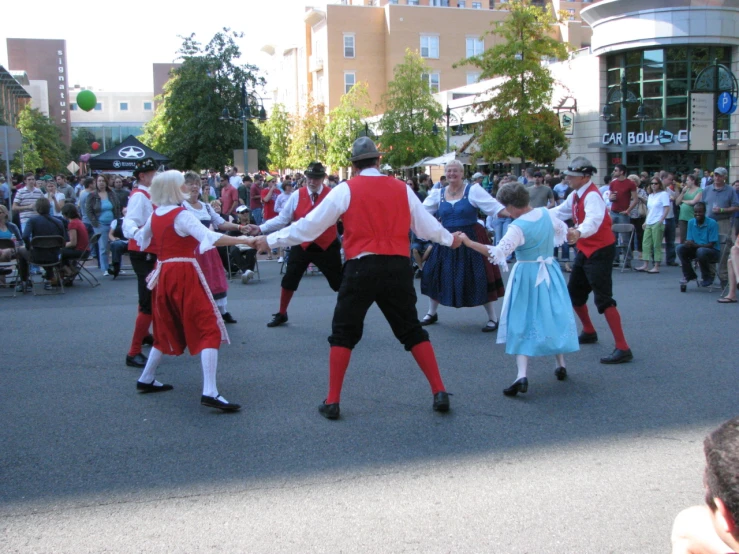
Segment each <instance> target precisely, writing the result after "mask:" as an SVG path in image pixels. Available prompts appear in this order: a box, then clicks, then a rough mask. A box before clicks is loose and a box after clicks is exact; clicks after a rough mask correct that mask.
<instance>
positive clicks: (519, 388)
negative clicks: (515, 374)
mask: <svg viewBox="0 0 739 554" xmlns="http://www.w3.org/2000/svg"><path fill="white" fill-rule="evenodd" d="M527 390H529V380H528V379H527V378H526V377H522V378H521V379H519V380H518V381H516V382H515V383H513V384H512V385H511V386H510V387H508V388H507V389H503V394H505V395H506V396H516V395H517V394H518V393H519V392H521V393H524V392H526V391H527Z"/></svg>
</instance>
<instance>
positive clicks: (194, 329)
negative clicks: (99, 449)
mask: <svg viewBox="0 0 739 554" xmlns="http://www.w3.org/2000/svg"><path fill="white" fill-rule="evenodd" d="M184 184H185V179H184V177H183V176H182V174H181V173H180V172H179V171H173V170H170V171H165V172H163V173H159V174H158V175H157V176H156V177H154V180H153V181H152V184H151V189H150V194H151V202H152V204H153V205H155V206H157V208H156V209H155V210H154V212H153V214H152V215H151V217H149V219H148V220H147V221H146V224H145V225H144V226H143V227H142V228H141V229H139V230H138V231H136V233H135V235H134V238H135V240H136V242H137V244H138V246H139V247H140V248H141V250H146V249H147V248H150V245H152V248H153V250H154V253H155V254H156V256H157V263H156V267H155V269H154V271H153V272H152V273H151V274H150V275H149V277H147V283H148V287H149V289H151V290H152V316H153V323H154V345H153V346H152V349H151V352H150V353H149V358H148V360H147V362H146V366H145V367H144V371H143V372H142V374H141V377H139V379H138V381H137V383H136V389H137V390H138V391H139V392H142V393H154V392H164V391H168V390H172V388H173V387H172V385H166V384H162V383H160V382H159V381H157V380H156V379H155V374H156V369H157V367H158V366H159V363H160V361H161V359H162V356H163V355H164V354H167V355H170V356H179V355H180V354H182V353H183V352H184V351H185V348H187V349H188V350H189V351H190V354H191V355H196V354H200V358H201V361H202V366H203V394H202V396H201V398H200V403H201V404H202V405H204V406H208V407H211V408H217V409H219V410H223V411H226V412H235V411H237V410H239V409H240V408H241V406H239V405H238V404H233V403H230V402H228V401H227V400H226V399H225V398H223V396H221V395H220V394H219V393H218V387H217V386H216V372H217V368H218V349H219V348H220V346H221V343H222V342H228V333H227V332H226V326H225V325H224V322H223V318H222V317H221V313H220V311H219V310H218V307H217V306H216V303H215V300H213V295H212V294H211V293H210V289H209V288H208V283H207V281H206V280H205V275H204V274H203V271H202V269H201V267H200V264H199V263H198V261H197V259H196V257H195V252H196V251H198V252H199V253H200V254H203V253H205V252H207V251H208V250H210V249H211V248H213V247H215V246H233V245H237V244H247V245H250V246H253V242H254V239H251V238H247V237H243V236H242V237H229V236H226V235H221V234H219V233H214V232H213V231H210V230H208V229H206V228H205V226H204V225H203V224H202V223H201V222H200V221H199V220H198V218H197V217H196V216H195V215H194V214H193V213H191V212H189V211H188V210H187V209H185V208H183V207H182V206H181V204H182V202H184V200H185V197H186V196H185V193H184V190H183V186H184Z"/></svg>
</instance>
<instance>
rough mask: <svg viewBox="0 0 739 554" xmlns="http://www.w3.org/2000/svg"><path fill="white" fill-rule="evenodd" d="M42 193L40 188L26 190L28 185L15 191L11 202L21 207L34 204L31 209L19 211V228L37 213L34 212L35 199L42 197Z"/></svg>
mask: <svg viewBox="0 0 739 554" xmlns="http://www.w3.org/2000/svg"><path fill="white" fill-rule="evenodd" d="M43 197H44V193H43V192H41V189H39V188H34V189H33V190H28V187H23V188H22V189H20V190H19V191H18V192H16V193H15V199H14V200H13V204H14V205H16V206H19V207H21V208H26V207H28V206H34V208H33V210H28V211H24V212H20V214H19V216H20V220H21V228H23V227H25V226H26V221H28V220H29V219H31V218H32V217H33V216H35V215H38V214H37V213H36V207H35V205H36V200H38V199H39V198H43Z"/></svg>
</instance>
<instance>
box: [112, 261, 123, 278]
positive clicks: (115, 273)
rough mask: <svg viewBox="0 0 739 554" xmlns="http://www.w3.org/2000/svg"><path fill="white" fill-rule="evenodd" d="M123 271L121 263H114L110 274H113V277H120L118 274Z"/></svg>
mask: <svg viewBox="0 0 739 554" xmlns="http://www.w3.org/2000/svg"><path fill="white" fill-rule="evenodd" d="M120 272H121V264H112V265H111V266H110V274H111V275H112V276H113V279H115V278H116V277H118V274H119V273H120Z"/></svg>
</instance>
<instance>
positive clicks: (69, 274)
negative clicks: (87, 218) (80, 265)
mask: <svg viewBox="0 0 739 554" xmlns="http://www.w3.org/2000/svg"><path fill="white" fill-rule="evenodd" d="M62 216H64V219H66V220H67V235H68V240H67V243H66V244H65V245H64V248H62V273H63V274H64V277H65V279H64V285H65V286H69V285H71V284H72V282H73V281H74V275H75V271H74V268H73V267H72V260H76V259H78V258H81V257H82V256H83V254H84V253H85V252H86V251H87V248H88V246H89V242H90V238H89V237H88V235H87V228H86V227H85V224H84V223H82V220H81V219H80V213H79V211H77V206H75V205H74V204H64V206H63V207H62Z"/></svg>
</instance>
